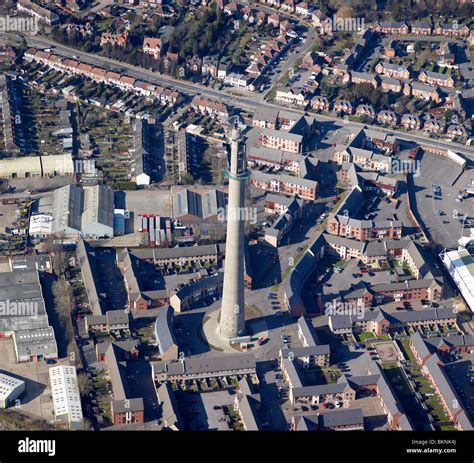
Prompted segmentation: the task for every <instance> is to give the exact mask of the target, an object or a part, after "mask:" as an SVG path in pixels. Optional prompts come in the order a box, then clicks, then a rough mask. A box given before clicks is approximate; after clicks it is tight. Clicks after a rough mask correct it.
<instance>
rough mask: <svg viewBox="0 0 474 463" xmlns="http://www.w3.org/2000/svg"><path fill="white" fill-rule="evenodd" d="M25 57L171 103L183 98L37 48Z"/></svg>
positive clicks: (142, 82)
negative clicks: (145, 93)
mask: <svg viewBox="0 0 474 463" xmlns="http://www.w3.org/2000/svg"><path fill="white" fill-rule="evenodd" d="M25 57H26V58H27V59H33V60H35V61H39V62H44V63H46V64H49V65H52V66H59V67H63V68H65V69H69V70H72V71H73V72H75V73H78V74H84V75H86V76H88V77H91V78H93V79H103V80H107V81H109V82H111V83H114V84H116V85H122V86H126V87H129V88H133V89H135V90H136V91H141V92H147V93H149V94H150V95H153V96H155V97H156V98H160V99H162V100H163V99H166V100H170V101H176V100H178V99H179V98H180V97H181V94H180V93H179V92H178V91H176V90H173V89H169V88H166V87H160V86H157V85H153V84H151V83H150V82H146V81H142V80H138V79H135V78H134V77H130V76H127V75H124V74H119V73H117V72H113V71H107V70H106V69H103V68H101V67H97V66H91V65H90V64H87V63H81V62H80V61H76V60H73V59H65V58H62V57H61V56H60V55H56V54H54V53H50V52H46V51H41V50H37V49H35V48H30V49H28V50H27V51H26V52H25Z"/></svg>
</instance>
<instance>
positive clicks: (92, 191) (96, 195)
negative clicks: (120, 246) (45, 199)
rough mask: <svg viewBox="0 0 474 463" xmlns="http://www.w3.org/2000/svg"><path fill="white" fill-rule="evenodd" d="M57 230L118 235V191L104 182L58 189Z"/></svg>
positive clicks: (84, 234)
mask: <svg viewBox="0 0 474 463" xmlns="http://www.w3.org/2000/svg"><path fill="white" fill-rule="evenodd" d="M52 232H53V233H63V234H65V235H66V236H74V237H89V238H102V237H105V238H112V237H113V236H114V192H113V191H112V190H111V189H110V188H108V187H106V186H103V185H96V186H90V187H80V186H75V185H67V186H64V187H62V188H58V189H57V190H55V191H54V202H53V225H52Z"/></svg>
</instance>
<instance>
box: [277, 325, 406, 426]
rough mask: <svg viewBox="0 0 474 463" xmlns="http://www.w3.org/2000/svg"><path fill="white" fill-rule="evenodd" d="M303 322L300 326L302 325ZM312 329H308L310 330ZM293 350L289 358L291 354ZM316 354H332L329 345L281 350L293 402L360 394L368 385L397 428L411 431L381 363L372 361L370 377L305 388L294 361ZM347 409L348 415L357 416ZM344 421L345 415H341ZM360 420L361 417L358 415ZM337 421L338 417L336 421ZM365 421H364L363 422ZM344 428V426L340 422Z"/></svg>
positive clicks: (363, 376) (351, 378)
mask: <svg viewBox="0 0 474 463" xmlns="http://www.w3.org/2000/svg"><path fill="white" fill-rule="evenodd" d="M300 321H301V323H300ZM303 324H304V318H303V317H301V318H300V319H299V325H300V326H301V325H303ZM307 328H309V327H307ZM290 351H293V354H292V355H291V356H290V355H289V352H290ZM309 352H313V355H320V354H325V353H326V352H327V353H329V346H310V347H306V348H293V349H286V348H285V349H282V350H281V351H280V357H281V359H282V363H283V368H284V370H285V373H286V374H287V376H288V377H289V383H290V387H291V388H292V389H291V394H292V397H293V398H294V399H298V398H300V397H301V398H305V397H309V396H313V397H316V396H324V395H329V394H344V393H346V392H348V391H351V390H353V391H357V390H359V389H360V388H363V387H368V386H376V387H377V391H378V394H379V397H380V398H381V400H382V401H383V404H384V407H385V408H386V409H387V410H388V412H389V413H390V415H391V417H396V422H397V424H396V425H397V426H398V428H399V429H401V430H411V429H412V425H411V423H410V421H409V419H408V417H407V416H406V415H405V411H404V409H403V406H402V404H401V402H400V400H399V398H398V397H397V395H396V393H395V392H394V391H393V389H392V388H391V386H390V384H389V382H388V380H387V378H386V376H385V373H384V372H383V369H382V368H381V367H380V365H379V364H378V363H376V362H375V361H373V360H369V367H368V374H367V375H362V376H351V377H346V376H341V377H340V378H339V380H338V382H337V383H331V384H319V385H304V384H303V381H302V379H301V377H300V374H299V372H298V368H297V366H296V364H295V362H294V361H292V359H294V358H297V357H300V356H304V355H308V354H309ZM351 410H354V409H348V412H347V413H348V414H351V413H358V412H354V411H352V412H351ZM341 418H342V415H341ZM358 418H359V420H360V419H361V416H360V415H358ZM335 419H337V418H335ZM361 421H362V420H361ZM341 425H342V423H341Z"/></svg>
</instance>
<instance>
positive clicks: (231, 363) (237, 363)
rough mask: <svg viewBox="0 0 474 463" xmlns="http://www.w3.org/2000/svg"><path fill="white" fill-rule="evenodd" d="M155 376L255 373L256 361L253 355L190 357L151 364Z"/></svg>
mask: <svg viewBox="0 0 474 463" xmlns="http://www.w3.org/2000/svg"><path fill="white" fill-rule="evenodd" d="M151 367H152V371H153V376H154V377H155V378H156V377H157V375H164V377H165V378H166V377H173V376H178V377H179V376H183V377H185V376H201V375H209V376H218V375H219V374H226V375H227V374H233V373H232V372H235V373H238V372H240V371H245V372H251V373H255V370H256V359H255V355H254V354H251V353H246V354H239V355H219V356H215V357H190V358H186V359H183V360H175V361H166V362H151Z"/></svg>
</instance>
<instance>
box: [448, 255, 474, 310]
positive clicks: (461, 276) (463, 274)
mask: <svg viewBox="0 0 474 463" xmlns="http://www.w3.org/2000/svg"><path fill="white" fill-rule="evenodd" d="M440 257H441V260H442V261H443V263H444V265H445V267H446V268H447V269H448V272H449V274H450V275H451V277H452V278H453V280H454V282H455V283H456V286H457V287H458V288H459V291H460V292H461V294H462V296H463V298H464V300H465V301H466V304H467V305H468V306H469V308H470V309H471V311H474V257H472V256H471V255H470V254H469V252H468V251H467V250H466V249H460V250H458V251H443V253H442V254H441V256H440Z"/></svg>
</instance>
